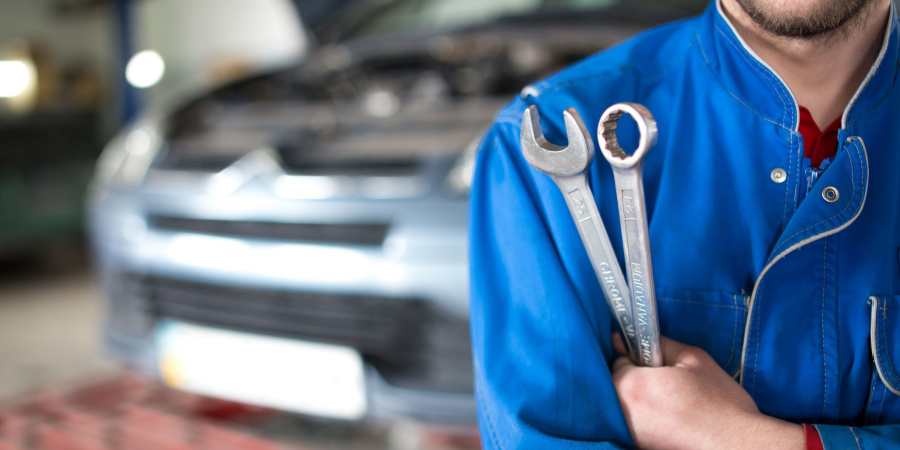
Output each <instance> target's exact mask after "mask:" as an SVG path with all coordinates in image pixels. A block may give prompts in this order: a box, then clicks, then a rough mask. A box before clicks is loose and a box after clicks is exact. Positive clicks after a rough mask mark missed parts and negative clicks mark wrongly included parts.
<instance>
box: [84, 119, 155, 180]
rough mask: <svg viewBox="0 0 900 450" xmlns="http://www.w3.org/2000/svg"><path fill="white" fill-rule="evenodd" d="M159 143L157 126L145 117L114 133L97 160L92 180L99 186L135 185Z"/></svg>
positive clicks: (151, 159)
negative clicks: (116, 133) (144, 119)
mask: <svg viewBox="0 0 900 450" xmlns="http://www.w3.org/2000/svg"><path fill="white" fill-rule="evenodd" d="M161 146H162V138H161V136H160V133H159V130H158V126H157V125H156V124H155V122H152V121H149V120H146V121H141V122H139V123H137V124H136V125H134V126H132V127H129V128H126V129H125V130H123V131H122V132H121V133H119V134H118V135H116V136H115V137H114V138H113V139H112V140H111V141H109V144H107V145H106V148H104V149H103V152H102V153H101V154H100V158H99V159H98V160H97V167H96V171H95V172H94V183H95V185H98V186H103V187H110V186H115V185H126V186H134V185H136V184H138V183H140V182H141V181H143V179H144V176H145V175H146V174H147V169H149V168H150V163H151V162H153V158H154V157H155V156H156V154H157V153H158V152H159V149H160V147H161Z"/></svg>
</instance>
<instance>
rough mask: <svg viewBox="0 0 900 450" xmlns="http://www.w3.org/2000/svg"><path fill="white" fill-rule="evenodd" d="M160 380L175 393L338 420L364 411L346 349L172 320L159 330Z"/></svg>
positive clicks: (356, 370)
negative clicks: (180, 391) (197, 395)
mask: <svg viewBox="0 0 900 450" xmlns="http://www.w3.org/2000/svg"><path fill="white" fill-rule="evenodd" d="M156 344H157V356H158V361H159V370H160V375H161V376H162V379H163V381H164V382H165V383H166V384H167V385H169V386H171V387H174V388H177V389H182V390H185V391H189V392H194V393H198V394H204V395H209V396H212V397H219V398H225V399H230V400H235V401H240V402H244V403H250V404H254V405H260V406H267V407H271V408H276V409H281V410H285V411H293V412H299V413H304V414H312V415H317V416H323V417H332V418H339V419H349V420H354V419H359V418H361V417H362V416H363V415H364V414H365V412H366V392H365V377H364V375H363V363H362V358H361V357H360V355H359V353H358V352H357V351H356V350H354V349H351V348H347V347H341V346H337V345H327V344H319V343H311V342H302V341H295V340H291V339H284V338H277V337H271V336H260V335H256V334H249V333H241V332H237V331H228V330H222V329H217V328H210V327H204V326H199V325H193V324H188V323H182V322H175V321H163V322H161V323H160V324H159V326H158V327H157V329H156Z"/></svg>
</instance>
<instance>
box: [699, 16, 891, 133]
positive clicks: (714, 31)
mask: <svg viewBox="0 0 900 450" xmlns="http://www.w3.org/2000/svg"><path fill="white" fill-rule="evenodd" d="M697 39H698V41H699V43H700V48H701V50H702V51H703V56H704V58H705V60H706V63H707V65H708V66H709V68H710V70H712V72H713V74H714V76H715V77H716V78H717V79H718V81H719V82H720V83H721V84H722V85H723V87H724V88H725V89H726V90H727V91H728V92H729V93H730V94H731V95H732V96H733V97H734V98H735V99H736V100H737V101H739V102H740V103H742V104H743V105H744V106H745V107H747V108H748V109H750V110H751V111H753V112H754V113H755V114H756V115H758V116H760V117H761V118H763V119H764V120H767V121H769V122H772V123H773V124H775V125H777V126H780V127H784V128H786V129H788V130H790V131H792V132H797V127H798V123H799V110H798V105H797V101H796V99H795V98H794V95H793V93H792V92H791V90H790V89H789V88H788V86H787V84H786V83H785V82H784V80H783V79H782V78H781V76H779V75H778V73H776V72H775V70H773V69H772V68H771V67H770V66H769V65H768V64H766V62H765V61H763V60H762V59H761V58H760V57H759V56H757V55H756V53H755V52H754V51H753V50H752V49H751V48H750V47H749V46H748V45H747V44H746V42H744V40H743V39H742V38H741V37H740V35H739V34H738V33H737V30H736V29H735V28H734V26H733V25H732V24H731V22H730V21H729V20H728V18H727V17H726V16H725V13H724V11H723V10H722V6H721V4H720V0H714V1H712V2H711V3H710V5H709V7H707V10H706V13H705V14H704V17H703V20H701V23H700V27H699V29H698V33H697ZM898 49H900V35H898V19H897V11H896V7H895V6H894V5H893V2H892V4H891V13H890V19H889V20H888V24H887V31H886V33H885V36H884V40H883V43H882V46H881V51H880V52H879V54H878V58H877V59H876V61H875V63H874V64H873V65H872V68H871V69H870V71H869V74H868V76H867V77H866V79H865V80H864V81H863V83H862V84H861V85H860V87H859V89H858V90H857V92H856V95H855V96H854V97H853V99H852V100H851V101H850V103H849V104H848V106H847V108H846V109H845V110H844V114H843V120H842V128H843V127H847V126H849V125H851V124H852V123H853V122H855V121H857V120H859V119H860V118H862V117H863V116H864V115H865V114H866V113H867V112H868V111H870V110H871V109H872V108H874V107H875V106H877V105H878V104H880V103H882V102H883V101H884V99H885V98H886V97H887V95H888V94H889V93H890V91H891V90H892V88H893V85H894V80H895V76H896V74H897V69H898V62H900V54H898Z"/></svg>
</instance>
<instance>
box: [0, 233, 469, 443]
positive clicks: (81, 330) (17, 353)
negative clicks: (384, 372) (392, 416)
mask: <svg viewBox="0 0 900 450" xmlns="http://www.w3.org/2000/svg"><path fill="white" fill-rule="evenodd" d="M88 265H89V264H88V263H87V259H86V258H85V257H84V252H83V251H82V250H80V249H69V250H66V251H63V252H57V253H55V254H54V255H52V257H50V258H42V259H40V260H34V261H22V260H15V261H6V262H0V361H2V363H0V405H2V404H9V403H15V402H16V401H19V400H21V399H29V398H35V397H39V396H41V395H43V394H42V393H46V392H57V393H58V392H67V390H73V389H77V388H78V387H79V386H85V385H87V384H91V383H95V384H96V383H97V382H101V383H102V381H103V380H106V379H116V378H117V377H118V378H121V377H122V376H123V374H126V373H128V372H127V370H126V368H124V367H121V366H120V365H119V364H117V363H116V362H115V361H113V360H111V359H110V358H109V357H107V356H105V354H104V352H103V350H102V346H101V343H100V330H101V324H102V315H103V305H102V298H101V296H100V294H99V291H98V288H97V286H96V283H95V281H94V279H93V276H92V274H91V272H90V269H89V267H88ZM147 383H153V381H152V380H147ZM0 425H2V424H0ZM242 427H243V428H244V429H245V428H246V426H242ZM0 428H2V427H0ZM254 428H255V429H254ZM249 432H250V433H252V434H254V435H257V436H266V437H268V438H270V439H272V440H274V441H277V442H280V443H285V444H288V446H287V447H286V448H295V447H296V448H304V449H319V448H359V449H382V448H383V449H403V450H412V449H425V448H427V449H473V448H478V444H477V437H476V436H475V434H474V433H475V432H474V430H450V431H449V432H448V431H447V430H435V429H433V428H425V427H423V426H421V425H419V424H415V423H398V424H392V425H390V426H387V425H385V426H367V427H358V426H348V425H342V424H334V423H329V422H317V421H310V420H308V419H303V418H299V417H296V416H290V415H285V414H280V413H279V414H275V415H274V416H273V417H272V418H271V419H267V420H265V421H262V422H258V423H255V424H254V425H253V428H251V429H250V430H249Z"/></svg>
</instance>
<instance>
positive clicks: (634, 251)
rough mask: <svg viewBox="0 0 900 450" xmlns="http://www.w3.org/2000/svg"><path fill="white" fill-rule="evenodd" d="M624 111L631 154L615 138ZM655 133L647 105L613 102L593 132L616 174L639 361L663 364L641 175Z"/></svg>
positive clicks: (643, 363) (654, 142)
mask: <svg viewBox="0 0 900 450" xmlns="http://www.w3.org/2000/svg"><path fill="white" fill-rule="evenodd" d="M623 114H628V115H630V116H631V117H632V118H633V119H634V121H635V122H637V126H638V130H639V131H640V140H639V143H638V148H637V150H635V152H634V153H633V154H631V155H629V154H627V153H625V151H624V150H622V147H620V146H619V140H618V137H617V136H616V127H617V124H618V121H619V119H620V118H621V117H622V115H623ZM656 135H657V127H656V120H655V119H654V118H653V115H652V114H650V111H649V110H647V108H645V107H643V106H642V105H638V104H636V103H617V104H615V105H613V106H611V107H609V108H608V109H607V110H606V112H604V113H603V116H601V117H600V123H599V125H598V130H597V136H598V138H599V139H598V141H599V143H600V152H601V153H603V157H604V158H606V160H607V161H609V163H610V165H612V168H613V177H614V178H615V184H616V198H617V199H618V202H619V223H620V225H621V228H622V241H623V243H624V244H625V267H626V271H627V272H628V282H629V286H630V287H631V298H632V301H633V302H634V306H633V311H634V323H635V327H636V334H637V344H638V347H639V354H640V360H639V361H640V364H641V365H644V366H650V367H659V366H662V364H663V360H662V352H661V350H660V342H659V339H660V338H659V322H658V320H657V317H656V288H655V286H654V283H653V262H652V260H651V259H650V233H649V231H648V228H647V206H646V201H645V200H644V183H643V180H642V173H643V168H644V161H645V156H646V155H647V153H648V152H649V151H650V150H651V149H652V148H653V146H654V145H656Z"/></svg>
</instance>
